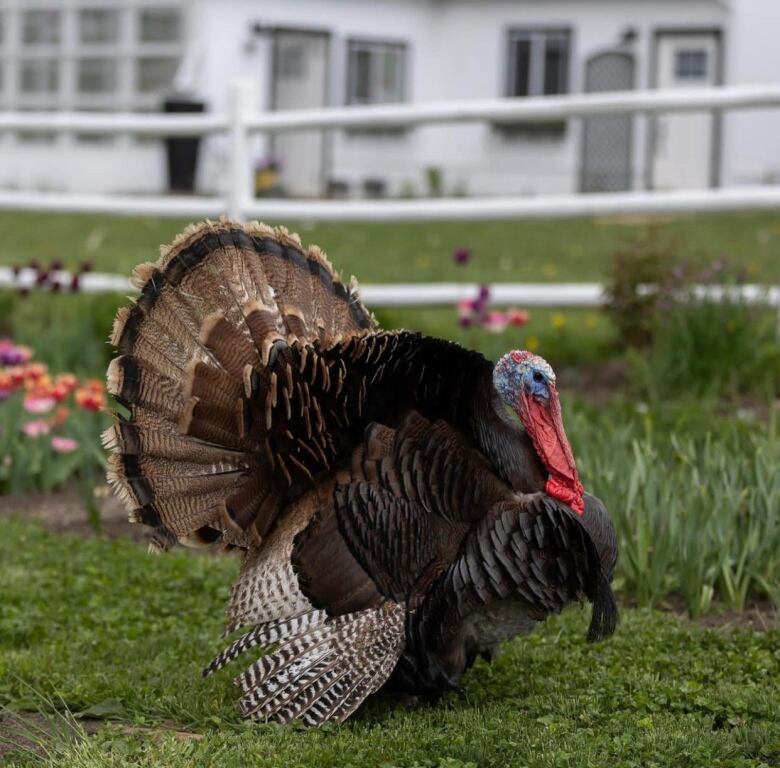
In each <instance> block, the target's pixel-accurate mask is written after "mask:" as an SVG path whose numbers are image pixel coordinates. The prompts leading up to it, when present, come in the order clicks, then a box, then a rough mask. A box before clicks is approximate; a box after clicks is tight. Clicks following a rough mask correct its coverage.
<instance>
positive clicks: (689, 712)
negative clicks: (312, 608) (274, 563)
mask: <svg viewBox="0 0 780 768" xmlns="http://www.w3.org/2000/svg"><path fill="white" fill-rule="evenodd" d="M236 570H237V563H236V562H235V560H234V559H233V558H231V557H224V558H212V557H205V556H197V555H192V554H189V553H187V552H186V551H175V552H172V553H170V554H168V555H166V556H163V557H160V558H152V557H150V556H148V555H146V554H145V552H144V551H143V550H142V548H141V547H140V546H139V545H137V544H133V543H131V542H129V541H104V540H89V541H81V540H76V539H72V538H69V537H62V536H55V535H52V534H47V533H45V532H43V531H42V530H40V529H39V528H38V527H37V526H35V525H32V524H29V523H23V522H14V521H9V520H4V521H1V522H0V583H2V584H3V592H4V595H3V601H2V603H0V703H2V704H4V705H5V706H6V707H8V708H9V709H11V710H12V711H16V712H20V711H24V710H28V711H40V710H41V709H42V708H44V709H45V708H46V707H47V706H48V705H47V702H52V701H53V702H56V704H57V706H58V707H59V708H60V709H61V710H64V709H66V708H67V710H69V711H71V712H73V713H79V712H85V711H86V712H91V713H92V714H98V715H100V714H101V713H102V716H103V717H111V718H112V720H111V721H110V722H107V723H106V726H105V728H103V729H101V730H100V731H99V733H98V734H97V735H94V736H91V737H85V738H78V739H76V740H75V741H74V740H68V739H64V738H59V739H55V740H54V741H53V742H50V743H49V744H48V747H47V749H48V754H47V755H44V757H43V759H42V762H43V763H44V764H47V765H51V766H55V765H56V766H58V768H60V767H66V766H80V767H88V766H95V767H97V766H122V765H131V764H132V765H142V766H160V765H165V766H169V767H170V768H175V767H176V766H201V765H202V766H206V765H220V766H226V767H228V768H229V767H230V766H236V767H238V766H241V767H242V768H243V767H244V766H248V765H252V766H291V767H293V766H321V767H325V766H379V765H384V766H406V767H411V766H439V767H440V768H463V766H605V765H619V766H640V765H641V766H653V765H654V766H665V765H686V766H761V765H777V764H778V762H779V761H780V721H779V720H778V712H780V689H779V688H778V685H777V680H778V678H780V650H778V649H779V648H780V632H779V631H777V630H774V631H770V632H766V633H754V632H749V631H744V630H738V629H732V628H726V629H721V630H705V629H703V628H701V627H698V626H696V625H693V624H690V623H688V622H687V621H685V620H682V619H679V618H676V617H674V616H671V615H665V614H661V613H657V612H649V611H643V610H636V609H633V610H624V611H623V622H622V624H621V626H620V627H619V629H618V631H617V634H616V636H615V637H614V638H613V639H612V640H611V641H608V642H605V643H602V644H598V645H588V644H587V643H585V641H584V634H585V628H586V622H587V615H586V611H582V610H580V609H578V608H573V609H570V610H569V611H567V612H566V613H565V614H564V616H563V617H561V618H558V619H555V620H552V621H550V622H548V623H547V624H546V625H545V626H544V627H543V629H542V630H541V631H540V632H539V633H538V634H536V635H534V636H532V637H530V638H527V639H519V640H517V641H515V642H513V643H511V644H509V645H507V646H506V648H505V651H504V653H503V654H502V655H501V656H500V657H499V658H498V659H497V660H496V661H495V662H494V663H493V664H491V665H488V664H485V663H482V662H480V663H479V664H478V665H477V666H476V667H475V668H474V669H473V670H472V671H471V672H470V673H469V674H468V675H467V677H466V678H465V680H464V686H463V691H462V692H460V693H457V694H450V695H448V696H446V697H445V698H444V699H442V700H441V701H440V702H439V703H438V704H436V705H433V706H431V705H428V704H424V703H421V702H418V701H415V700H412V699H409V698H397V697H391V696H389V695H380V696H379V697H377V698H375V699H374V700H373V701H371V702H370V703H369V705H368V706H367V707H366V708H365V709H364V710H363V711H362V712H360V713H359V714H358V716H357V717H356V718H355V719H354V720H352V721H350V722H348V723H347V724H345V725H343V726H329V727H326V728H324V729H322V730H320V731H311V730H308V731H307V730H301V729H298V728H295V727H279V726H272V725H257V724H247V723H242V722H241V721H240V719H239V718H238V716H237V714H236V710H235V708H234V698H235V694H234V691H233V690H232V687H231V685H230V683H229V677H230V674H229V673H223V674H221V675H219V676H218V677H217V678H215V679H209V680H202V679H201V678H200V676H199V670H200V668H201V667H202V666H203V665H204V663H206V662H207V661H208V660H209V658H210V657H211V655H212V654H213V653H214V652H215V651H217V650H218V649H219V648H220V640H219V634H220V630H221V623H222V616H223V610H224V604H225V600H226V598H227V594H228V588H229V584H230V582H231V580H232V578H233V577H234V575H235V573H236ZM148 728H151V729H152V730H151V731H150V730H146V729H148ZM175 730H180V731H183V730H187V731H194V732H197V733H199V734H203V736H204V738H202V739H200V740H186V741H183V740H182V739H181V738H180V737H178V736H177V735H176V734H175V733H174V731H175ZM33 762H34V761H33V759H32V758H31V757H29V756H25V755H24V754H23V753H19V752H17V753H12V754H11V755H7V756H6V759H5V761H4V763H5V764H8V765H28V764H32V763H33Z"/></svg>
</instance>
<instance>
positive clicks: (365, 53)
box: [347, 40, 406, 104]
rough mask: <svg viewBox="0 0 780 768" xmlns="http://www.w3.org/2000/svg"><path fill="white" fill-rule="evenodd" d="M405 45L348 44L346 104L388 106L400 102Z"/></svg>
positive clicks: (356, 42)
mask: <svg viewBox="0 0 780 768" xmlns="http://www.w3.org/2000/svg"><path fill="white" fill-rule="evenodd" d="M405 60H406V46H405V45H403V44H399V43H376V42H364V41H356V40H353V41H350V43H349V49H348V57H347V104H392V103H394V102H399V101H403V100H404V76H405V63H406V62H405Z"/></svg>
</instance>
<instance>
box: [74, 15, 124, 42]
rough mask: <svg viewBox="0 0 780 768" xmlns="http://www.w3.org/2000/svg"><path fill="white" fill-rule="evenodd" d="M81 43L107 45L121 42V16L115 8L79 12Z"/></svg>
mask: <svg viewBox="0 0 780 768" xmlns="http://www.w3.org/2000/svg"><path fill="white" fill-rule="evenodd" d="M78 27H79V42H80V43H82V44H86V45H105V44H107V43H115V42H117V41H118V40H119V14H118V12H117V10H116V9H115V8H84V9H82V10H80V11H79V24H78Z"/></svg>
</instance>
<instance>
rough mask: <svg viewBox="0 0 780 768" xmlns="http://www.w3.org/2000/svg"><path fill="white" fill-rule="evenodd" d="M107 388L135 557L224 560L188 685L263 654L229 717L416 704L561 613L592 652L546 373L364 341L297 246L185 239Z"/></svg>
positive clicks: (457, 351) (587, 505)
mask: <svg viewBox="0 0 780 768" xmlns="http://www.w3.org/2000/svg"><path fill="white" fill-rule="evenodd" d="M133 281H134V284H135V285H136V286H137V287H138V288H139V290H140V295H139V297H138V298H137V300H136V301H135V302H134V303H133V304H132V306H130V307H127V308H123V309H121V310H120V311H119V313H118V315H117V319H116V322H115V325H114V330H113V334H112V343H113V344H114V345H115V346H116V347H117V349H118V352H119V356H118V357H116V358H115V359H114V360H113V361H112V363H111V365H110V366H109V369H108V374H107V376H108V385H109V390H110V392H111V393H112V394H113V395H114V397H115V399H116V401H117V402H118V403H119V406H120V407H121V408H120V410H121V412H120V413H117V414H115V422H114V424H113V426H112V427H111V428H110V429H109V430H108V431H107V432H106V434H105V436H104V441H105V445H106V447H107V448H108V449H110V450H111V452H112V453H111V456H110V465H109V481H110V482H111V484H112V486H113V487H114V489H115V491H116V492H117V493H118V494H119V496H120V497H121V498H122V500H123V501H124V502H125V503H126V504H127V506H128V508H129V510H130V519H131V520H132V521H135V522H140V523H143V524H145V525H147V526H151V528H152V529H153V535H152V540H151V541H152V543H151V545H150V546H151V547H152V548H153V549H156V550H158V551H162V550H165V549H168V548H169V547H170V546H171V545H172V544H174V543H175V542H177V541H178V542H182V543H184V544H187V545H192V546H198V545H203V546H205V545H213V544H216V543H217V542H219V543H220V544H221V545H222V546H225V547H229V548H234V549H238V550H240V551H241V552H242V558H243V560H242V565H241V570H240V574H239V576H238V579H237V581H236V583H235V585H234V586H233V589H232V592H231V596H230V599H229V605H228V610H227V628H226V633H233V632H237V631H238V630H243V634H241V635H240V636H239V637H238V639H236V640H235V641H234V642H233V643H232V644H231V645H230V646H229V647H228V648H227V649H226V650H224V651H223V652H222V653H221V654H220V655H219V656H218V657H217V658H216V659H214V661H213V662H212V663H211V664H210V665H209V666H208V667H207V669H206V670H204V674H207V675H208V674H211V673H213V672H216V671H217V670H219V669H220V668H222V667H223V666H224V665H226V664H227V663H228V662H230V661H232V660H233V659H235V658H236V657H237V656H239V655H240V654H242V653H244V652H246V651H248V650H250V649H252V648H255V649H256V650H255V654H257V653H258V652H259V651H261V650H262V651H263V655H260V656H259V657H258V658H256V660H254V661H253V663H252V664H251V665H250V666H249V667H248V668H247V669H246V670H245V671H244V672H243V673H241V674H240V675H239V676H238V677H237V678H236V683H237V685H238V686H239V687H240V689H241V692H242V695H241V699H240V708H241V711H242V712H243V713H244V714H245V715H247V716H250V717H253V718H257V719H261V720H275V721H279V722H282V723H285V722H289V721H291V720H295V719H300V720H302V721H304V722H305V723H307V724H309V725H320V724H322V723H324V722H326V721H333V722H339V721H342V720H344V719H345V718H347V717H348V716H349V715H350V714H351V713H352V712H354V711H355V710H356V709H357V708H358V707H359V706H360V704H361V703H362V702H363V701H364V700H365V699H366V697H367V696H369V695H370V694H372V693H373V692H375V691H377V690H378V689H379V688H380V687H382V686H383V685H384V684H385V683H390V684H393V685H396V686H399V687H401V688H403V689H405V690H409V691H416V692H420V693H423V694H426V695H429V696H431V697H435V696H437V695H438V694H440V693H441V692H443V691H446V690H448V689H451V688H454V687H456V686H458V684H459V681H460V679H461V677H462V675H463V674H464V672H465V671H466V669H468V667H469V666H470V665H471V664H472V663H473V662H474V660H475V659H476V658H477V657H478V656H479V655H485V656H488V657H489V655H490V654H491V652H492V651H493V650H494V649H495V648H496V646H497V645H498V644H499V643H500V642H502V641H503V640H505V639H508V638H511V637H514V636H517V635H522V634H525V633H527V632H529V631H531V630H532V629H533V627H534V626H535V625H536V624H537V623H538V622H540V621H542V620H544V619H545V617H547V616H549V615H550V614H553V613H557V612H559V611H560V610H561V609H562V608H563V607H564V606H565V605H566V604H568V603H570V602H573V601H582V600H585V599H587V600H589V601H590V602H592V604H593V612H592V619H591V624H590V628H589V632H588V637H589V639H590V640H596V639H599V638H602V637H604V636H607V635H609V634H611V633H612V632H613V631H614V629H615V625H616V622H617V605H616V603H615V599H614V596H613V593H612V589H611V587H610V583H611V580H612V574H613V570H614V567H615V562H616V558H617V546H616V540H615V534H614V530H613V527H612V524H611V522H610V519H609V515H608V513H607V511H606V509H605V507H604V506H603V504H602V503H601V502H600V501H599V500H598V499H597V498H595V497H594V496H591V495H589V494H587V493H585V492H584V489H583V487H582V484H581V483H580V480H579V477H578V474H577V468H576V464H575V461H574V457H573V455H572V451H571V449H570V447H569V443H568V440H567V438H566V434H565V432H564V428H563V422H562V417H561V408H560V402H559V398H558V393H557V389H556V380H555V375H554V373H553V371H552V369H551V368H550V366H549V365H548V364H547V363H546V362H545V361H544V360H543V359H542V358H541V357H538V356H536V355H533V354H531V353H529V352H524V351H514V352H510V353H509V354H507V355H505V356H504V357H502V358H501V359H500V360H499V361H498V363H497V364H495V365H493V364H492V363H490V362H489V361H488V360H486V359H485V358H484V357H483V356H482V355H480V354H477V353H475V352H471V351H468V350H466V349H463V348H461V347H460V346H458V345H456V344H454V343H452V342H448V341H443V340H439V339H435V338H429V337H426V336H423V335H421V334H419V333H413V332H409V331H382V330H379V329H378V328H377V326H376V323H375V320H374V318H373V316H372V315H371V314H370V313H369V312H368V311H367V310H366V308H365V307H364V306H363V304H362V303H361V301H360V298H359V295H358V289H357V285H356V283H355V281H354V278H353V280H352V281H351V282H350V283H349V284H348V285H345V284H344V283H343V282H342V281H341V280H340V279H339V277H338V276H337V275H336V274H335V273H334V271H333V269H332V267H331V265H330V263H329V262H328V260H327V258H326V257H325V255H324V254H323V252H322V251H320V250H319V249H318V248H316V247H311V248H309V249H308V250H304V249H303V248H302V247H301V243H300V240H299V239H298V237H297V236H296V235H293V234H290V233H288V232H287V230H285V229H283V228H277V229H272V228H270V227H267V226H265V225H262V224H257V223H255V224H251V225H242V224H238V223H235V222H231V221H228V220H221V221H219V222H216V223H215V222H204V223H201V224H199V225H196V226H192V227H190V228H189V229H187V230H186V231H185V232H184V233H183V234H182V235H180V236H179V237H178V238H177V239H176V241H175V242H174V243H173V245H172V246H171V247H169V248H165V249H163V251H162V255H161V257H160V259H159V261H158V262H157V263H156V264H151V263H149V264H143V265H141V266H139V267H137V268H136V270H135V272H134V274H133Z"/></svg>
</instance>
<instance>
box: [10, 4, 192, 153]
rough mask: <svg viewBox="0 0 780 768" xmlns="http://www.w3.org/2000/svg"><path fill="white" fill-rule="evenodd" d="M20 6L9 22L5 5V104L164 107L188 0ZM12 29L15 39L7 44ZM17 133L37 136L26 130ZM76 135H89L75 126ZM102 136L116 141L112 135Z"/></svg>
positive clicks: (20, 106)
mask: <svg viewBox="0 0 780 768" xmlns="http://www.w3.org/2000/svg"><path fill="white" fill-rule="evenodd" d="M14 5H15V6H19V11H18V13H15V14H14V15H13V17H11V19H10V21H9V16H8V14H7V13H4V12H3V11H2V10H0V102H2V106H3V107H4V108H10V109H20V110H47V111H48V110H57V109H75V110H86V111H91V112H108V111H111V110H122V111H144V112H151V111H154V112H156V111H159V110H160V108H161V106H162V105H161V99H162V96H164V95H165V94H166V93H167V92H168V91H170V90H171V89H172V88H173V85H174V82H173V81H174V77H175V76H176V73H177V71H178V68H179V65H180V62H181V59H182V56H183V53H184V39H185V33H186V24H185V20H186V17H185V10H186V7H187V4H186V3H185V2H183V0H161V2H158V3H153V2H152V1H151V0H121V2H119V1H117V2H114V1H113V0H112V1H111V2H109V0H69V2H67V3H66V2H63V1H62V0H36V2H35V3H34V4H33V3H32V2H27V0H16V2H15V3H14ZM33 5H35V7H32V8H30V7H28V6H33ZM2 6H3V0H0V8H2ZM11 22H12V23H13V28H12V29H11V28H9V24H10V23H11ZM11 34H15V38H14V42H16V45H14V46H12V47H11V49H10V51H9V49H8V47H7V46H8V39H9V35H11ZM12 57H13V58H12ZM3 74H4V75H5V82H3V79H2V76H3ZM9 78H12V79H13V83H8V79H9ZM17 136H19V137H21V138H23V139H24V140H28V139H29V138H32V134H29V136H28V135H25V134H24V132H19V133H18V134H17ZM86 138H87V139H88V140H89V141H96V140H97V139H96V137H95V136H88V137H86ZM76 139H77V140H78V141H82V140H85V137H84V135H83V134H81V133H77V134H76ZM99 140H100V141H101V142H105V143H110V142H111V141H112V140H113V137H110V136H106V137H101V138H100V139H99Z"/></svg>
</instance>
